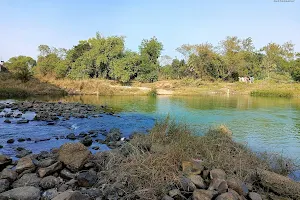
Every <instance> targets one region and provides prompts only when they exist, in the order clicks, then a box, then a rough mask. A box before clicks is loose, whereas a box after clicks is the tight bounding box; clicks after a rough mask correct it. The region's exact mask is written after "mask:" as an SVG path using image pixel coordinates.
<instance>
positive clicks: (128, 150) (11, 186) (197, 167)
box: [0, 119, 300, 200]
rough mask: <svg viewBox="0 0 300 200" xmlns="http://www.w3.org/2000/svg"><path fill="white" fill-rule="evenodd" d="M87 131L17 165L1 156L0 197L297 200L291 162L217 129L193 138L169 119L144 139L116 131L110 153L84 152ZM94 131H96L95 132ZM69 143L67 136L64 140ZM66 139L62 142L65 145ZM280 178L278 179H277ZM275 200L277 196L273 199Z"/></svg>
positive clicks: (110, 139)
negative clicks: (290, 175)
mask: <svg viewBox="0 0 300 200" xmlns="http://www.w3.org/2000/svg"><path fill="white" fill-rule="evenodd" d="M93 134H95V132H94V133H92V132H91V133H87V134H86V136H84V135H83V134H81V135H78V136H75V135H74V137H76V138H77V137H79V138H81V139H80V143H66V144H63V145H62V146H61V147H60V148H59V149H52V150H51V152H45V151H42V152H41V153H39V154H29V155H25V156H24V157H22V158H21V159H20V160H18V161H12V160H11V159H10V158H9V157H7V156H1V157H0V158H1V160H0V161H1V163H0V164H1V171H2V172H1V176H0V181H1V192H2V193H0V197H4V199H5V197H6V198H16V199H24V198H25V197H26V199H28V200H31V199H32V200H33V199H40V198H43V199H55V200H58V199H62V198H65V199H81V200H83V199H97V198H98V199H165V200H172V199H185V198H186V199H188V198H192V199H197V200H198V199H199V200H200V199H218V200H221V199H234V200H235V199H236V200H238V199H245V198H246V199H250V200H257V199H279V198H283V197H285V199H298V198H299V197H300V194H299V191H300V189H299V188H300V183H296V182H293V181H292V180H291V179H289V178H287V177H285V175H287V173H289V171H290V170H292V165H291V163H289V162H288V161H287V160H284V159H282V158H280V157H276V156H269V155H266V154H264V156H262V155H261V156H257V154H254V153H253V152H251V151H250V150H249V149H248V148H246V147H244V146H242V145H240V144H238V143H235V142H233V141H232V139H231V132H230V131H229V130H228V129H227V128H226V127H224V126H221V127H218V128H215V129H211V130H210V131H209V132H208V133H207V134H206V135H204V136H195V135H194V134H193V133H192V132H191V131H190V129H189V128H188V127H187V126H185V125H182V124H176V123H174V122H172V121H170V120H169V119H166V120H164V121H161V122H159V123H157V124H156V125H155V126H154V128H153V129H152V130H151V131H150V133H149V134H146V135H145V134H134V135H132V137H130V138H128V139H129V140H123V139H121V138H122V135H121V133H120V132H118V131H117V130H111V131H110V132H109V133H106V134H105V136H106V138H107V139H106V140H105V141H101V142H108V143H110V142H115V143H118V144H119V145H111V146H110V147H111V149H112V150H110V151H105V152H101V151H97V152H96V153H95V154H92V153H91V152H90V151H89V150H88V149H87V147H86V146H90V145H91V143H90V142H87V138H89V139H91V140H92V143H93V142H96V141H93V137H92V135H93ZM100 134H102V133H100ZM69 138H70V137H69ZM71 140H72V138H70V141H71ZM279 174H282V175H279ZM279 196H280V197H279Z"/></svg>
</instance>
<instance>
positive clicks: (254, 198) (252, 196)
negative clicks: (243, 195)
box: [248, 192, 262, 200]
mask: <svg viewBox="0 0 300 200" xmlns="http://www.w3.org/2000/svg"><path fill="white" fill-rule="evenodd" d="M248 196H249V198H250V199H251V200H262V198H261V196H260V195H259V194H258V193H256V192H250V193H249V195H248Z"/></svg>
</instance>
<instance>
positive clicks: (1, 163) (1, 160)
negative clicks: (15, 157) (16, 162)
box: [0, 154, 12, 171]
mask: <svg viewBox="0 0 300 200" xmlns="http://www.w3.org/2000/svg"><path fill="white" fill-rule="evenodd" d="M11 162H12V159H11V158H10V157H8V156H5V155H2V154H0V171H2V170H3V169H4V168H5V167H6V166H7V165H9V164H11Z"/></svg>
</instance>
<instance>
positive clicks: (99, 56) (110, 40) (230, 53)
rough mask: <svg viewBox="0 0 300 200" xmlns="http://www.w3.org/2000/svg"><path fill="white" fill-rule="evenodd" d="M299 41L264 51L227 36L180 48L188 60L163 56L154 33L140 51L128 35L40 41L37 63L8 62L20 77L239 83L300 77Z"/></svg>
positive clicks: (270, 46)
mask: <svg viewBox="0 0 300 200" xmlns="http://www.w3.org/2000/svg"><path fill="white" fill-rule="evenodd" d="M294 46H295V45H294V44H293V43H292V42H286V43H284V44H282V45H281V44H276V43H269V44H267V45H265V46H264V47H262V48H261V49H256V48H255V47H254V44H253V41H252V39H251V38H250V37H249V38H245V39H241V38H238V37H226V38H225V39H224V40H222V41H220V42H219V45H217V46H213V45H211V44H209V43H203V44H193V45H190V44H184V45H182V46H181V47H179V48H177V51H178V52H179V53H181V54H182V57H184V59H182V60H179V59H177V58H175V59H173V58H171V57H169V56H161V53H162V50H163V44H162V43H161V42H159V41H158V39H157V38H155V37H153V38H150V39H144V40H143V41H142V42H141V44H140V46H139V50H138V52H133V51H130V50H127V49H126V47H125V40H124V37H122V36H110V37H103V36H101V35H100V34H99V33H97V34H96V36H95V37H92V38H89V39H87V40H81V41H79V43H78V44H76V45H74V46H73V47H72V48H71V49H64V48H55V47H49V46H48V45H40V46H39V47H38V50H39V52H40V54H39V56H38V59H37V61H34V60H33V59H32V58H30V57H27V56H18V57H12V58H10V59H9V60H8V61H7V62H6V63H5V66H6V67H7V68H8V69H9V70H10V71H11V72H13V73H14V74H15V77H17V78H19V79H21V80H23V81H27V80H28V79H29V78H30V76H31V75H32V74H35V75H39V76H51V77H53V78H56V79H61V78H68V79H94V78H101V79H108V80H116V81H118V82H121V83H128V82H131V81H139V82H155V81H157V80H166V79H167V80H169V79H178V80H181V79H186V78H188V79H198V80H201V81H203V80H205V81H216V80H222V81H229V82H232V81H237V80H238V77H240V76H243V77H244V76H253V77H254V78H255V80H263V79H266V78H267V79H270V78H274V77H275V78H276V77H282V78H283V79H288V80H290V81H291V80H294V81H299V80H300V53H297V52H295V51H294Z"/></svg>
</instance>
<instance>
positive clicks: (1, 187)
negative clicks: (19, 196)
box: [0, 179, 9, 193]
mask: <svg viewBox="0 0 300 200" xmlns="http://www.w3.org/2000/svg"><path fill="white" fill-rule="evenodd" d="M8 188H9V181H8V180H7V179H0V193H1V192H4V191H6V190H7V189H8Z"/></svg>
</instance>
